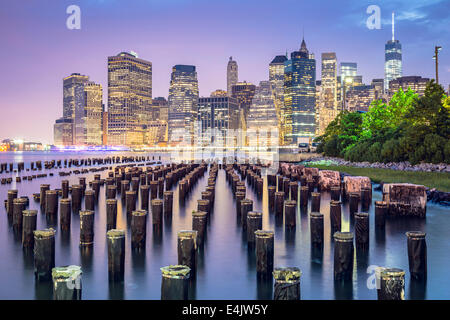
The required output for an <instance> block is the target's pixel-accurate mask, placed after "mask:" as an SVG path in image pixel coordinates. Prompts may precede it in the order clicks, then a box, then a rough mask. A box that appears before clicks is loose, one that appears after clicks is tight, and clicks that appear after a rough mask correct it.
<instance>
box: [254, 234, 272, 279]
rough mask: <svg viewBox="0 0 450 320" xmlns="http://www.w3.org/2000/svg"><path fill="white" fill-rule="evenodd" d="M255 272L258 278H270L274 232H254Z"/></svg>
mask: <svg viewBox="0 0 450 320" xmlns="http://www.w3.org/2000/svg"><path fill="white" fill-rule="evenodd" d="M255 240H256V243H255V248H256V249H255V250H256V273H257V277H258V278H260V279H270V278H271V277H272V272H273V257H274V233H273V231H265V230H258V231H256V232H255Z"/></svg>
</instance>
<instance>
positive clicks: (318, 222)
mask: <svg viewBox="0 0 450 320" xmlns="http://www.w3.org/2000/svg"><path fill="white" fill-rule="evenodd" d="M309 219H310V220H309V225H310V229H311V230H310V233H311V245H313V246H316V247H320V248H322V247H323V214H322V213H320V212H311V214H310V215H309Z"/></svg>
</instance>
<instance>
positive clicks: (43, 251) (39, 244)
mask: <svg viewBox="0 0 450 320" xmlns="http://www.w3.org/2000/svg"><path fill="white" fill-rule="evenodd" d="M54 267H55V230H53V229H52V228H50V229H44V230H35V231H34V276H35V278H36V280H37V281H48V280H51V277H52V269H53V268H54Z"/></svg>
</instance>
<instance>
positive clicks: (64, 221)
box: [59, 198, 72, 231]
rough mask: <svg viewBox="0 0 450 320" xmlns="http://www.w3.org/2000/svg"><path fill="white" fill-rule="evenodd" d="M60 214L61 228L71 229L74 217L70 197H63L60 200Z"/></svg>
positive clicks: (64, 229)
mask: <svg viewBox="0 0 450 320" xmlns="http://www.w3.org/2000/svg"><path fill="white" fill-rule="evenodd" d="M59 206H60V209H59V210H60V215H59V225H60V228H61V230H63V231H69V230H70V222H71V221H70V220H71V218H72V208H71V204H70V199H67V198H63V199H61V200H60V201H59Z"/></svg>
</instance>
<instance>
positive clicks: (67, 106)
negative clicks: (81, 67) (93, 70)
mask: <svg viewBox="0 0 450 320" xmlns="http://www.w3.org/2000/svg"><path fill="white" fill-rule="evenodd" d="M88 82H89V77H88V76H84V75H81V74H79V73H72V74H71V75H70V76H68V77H65V78H64V79H63V118H65V119H72V120H73V119H75V110H76V109H77V108H78V109H80V108H81V106H82V105H83V103H84V86H85V85H86V84H87V83H88Z"/></svg>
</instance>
